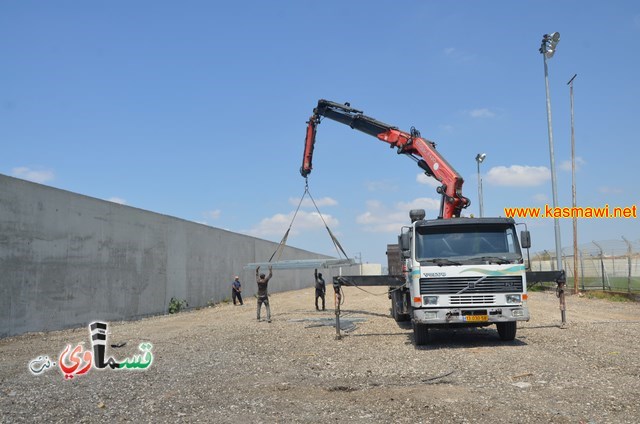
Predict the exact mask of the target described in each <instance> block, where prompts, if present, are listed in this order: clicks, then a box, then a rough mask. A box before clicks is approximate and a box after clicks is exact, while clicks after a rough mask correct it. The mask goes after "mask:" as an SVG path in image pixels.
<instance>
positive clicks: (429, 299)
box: [422, 296, 438, 305]
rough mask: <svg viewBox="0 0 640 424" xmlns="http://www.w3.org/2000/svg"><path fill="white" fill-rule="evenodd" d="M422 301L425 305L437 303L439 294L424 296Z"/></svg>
mask: <svg viewBox="0 0 640 424" xmlns="http://www.w3.org/2000/svg"><path fill="white" fill-rule="evenodd" d="M422 303H423V304H424V305H437V304H438V296H422Z"/></svg>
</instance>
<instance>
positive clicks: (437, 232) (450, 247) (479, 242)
mask: <svg viewBox="0 0 640 424" xmlns="http://www.w3.org/2000/svg"><path fill="white" fill-rule="evenodd" d="M415 241H416V260H418V261H421V262H424V261H429V260H433V259H434V258H448V259H451V258H455V259H454V260H455V261H456V262H461V261H464V262H466V263H473V262H478V263H497V264H499V263H513V262H516V261H520V260H522V254H521V253H520V246H519V245H518V241H517V239H516V236H515V231H514V229H513V227H512V226H508V225H482V226H480V227H478V226H471V225H457V226H424V227H417V228H416V240H415Z"/></svg>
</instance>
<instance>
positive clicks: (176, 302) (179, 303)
mask: <svg viewBox="0 0 640 424" xmlns="http://www.w3.org/2000/svg"><path fill="white" fill-rule="evenodd" d="M187 306H189V304H188V303H187V301H186V300H185V299H176V298H175V297H172V298H171V300H170V301H169V313H170V314H177V313H178V312H180V311H181V310H182V309H184V308H186V307H187Z"/></svg>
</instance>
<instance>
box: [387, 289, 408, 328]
mask: <svg viewBox="0 0 640 424" xmlns="http://www.w3.org/2000/svg"><path fill="white" fill-rule="evenodd" d="M401 303H402V298H400V299H398V298H397V296H396V295H395V294H394V295H392V296H391V316H392V317H393V319H394V320H396V322H403V321H409V319H411V316H410V315H409V314H403V313H401V312H400V311H401V310H402V308H400V307H398V306H399V304H401Z"/></svg>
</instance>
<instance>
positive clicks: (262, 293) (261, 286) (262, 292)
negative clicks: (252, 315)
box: [256, 265, 273, 322]
mask: <svg viewBox="0 0 640 424" xmlns="http://www.w3.org/2000/svg"><path fill="white" fill-rule="evenodd" d="M259 270H260V267H257V268H256V282H257V283H258V310H257V315H258V321H260V309H262V304H263V303H264V306H265V307H266V308H267V322H271V308H269V293H267V285H268V284H269V280H270V279H271V276H272V275H273V273H272V272H271V265H269V275H267V276H266V277H265V275H264V274H260V273H259Z"/></svg>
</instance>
